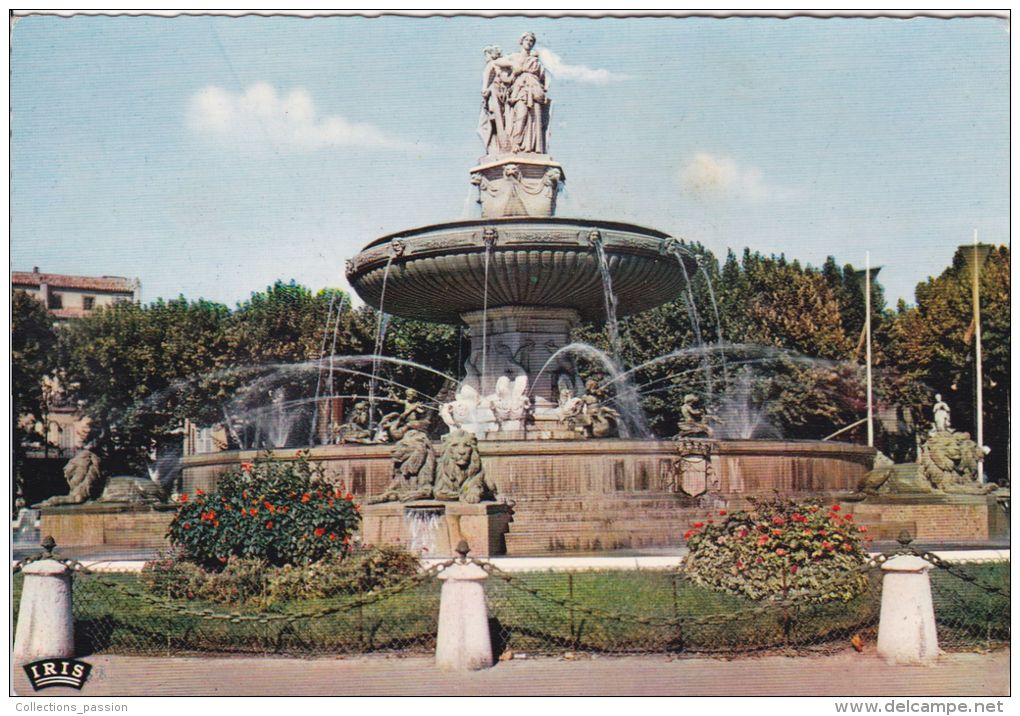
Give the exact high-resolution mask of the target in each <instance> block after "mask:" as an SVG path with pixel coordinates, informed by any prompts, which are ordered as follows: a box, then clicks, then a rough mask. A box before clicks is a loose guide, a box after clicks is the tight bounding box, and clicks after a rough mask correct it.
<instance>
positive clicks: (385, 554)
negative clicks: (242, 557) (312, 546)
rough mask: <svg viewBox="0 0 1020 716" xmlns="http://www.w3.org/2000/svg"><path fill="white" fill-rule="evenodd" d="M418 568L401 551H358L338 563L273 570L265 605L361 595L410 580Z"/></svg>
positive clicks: (413, 558) (414, 559)
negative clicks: (341, 595) (343, 595)
mask: <svg viewBox="0 0 1020 716" xmlns="http://www.w3.org/2000/svg"><path fill="white" fill-rule="evenodd" d="M418 567H419V562H418V558H417V557H416V556H415V555H414V554H412V553H411V552H409V551H407V550H406V549H404V548H403V547H390V546H383V547H370V548H362V549H358V550H355V551H354V552H353V553H352V554H351V555H350V556H349V557H348V558H347V559H345V560H343V561H342V562H333V561H328V560H324V561H322V562H317V563H315V564H310V565H308V566H306V567H289V566H286V567H282V568H281V569H278V570H275V571H274V572H273V574H272V575H271V576H270V578H269V584H268V587H267V601H268V602H269V603H273V602H277V601H293V600H298V599H323V598H327V597H332V596H336V595H339V594H363V593H365V592H370V591H372V590H375V589H381V588H384V587H388V586H390V585H391V584H396V583H397V582H400V581H403V580H405V579H407V578H408V577H413V576H414V575H415V574H417V572H418Z"/></svg>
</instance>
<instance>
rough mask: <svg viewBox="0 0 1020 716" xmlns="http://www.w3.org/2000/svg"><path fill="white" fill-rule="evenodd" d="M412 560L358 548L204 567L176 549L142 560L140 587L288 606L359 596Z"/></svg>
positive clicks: (173, 595)
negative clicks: (277, 561)
mask: <svg viewBox="0 0 1020 716" xmlns="http://www.w3.org/2000/svg"><path fill="white" fill-rule="evenodd" d="M418 568H419V563H418V558H417V557H415V556H414V555H413V554H411V553H410V552H408V551H407V550H406V549H403V548H401V547H388V546H385V547H360V548H357V549H354V550H353V551H352V552H351V553H350V554H349V555H348V556H346V557H345V558H344V559H337V558H336V557H335V556H328V557H325V558H323V559H321V560H319V561H317V562H311V563H309V564H301V565H291V564H285V565H283V566H276V565H273V564H270V563H269V562H267V561H266V560H264V559H260V558H250V557H236V556H232V557H229V558H228V559H227V562H226V564H225V565H222V568H221V569H218V570H210V569H204V568H203V567H201V566H200V565H198V564H195V563H194V562H191V561H188V560H187V559H185V558H183V555H182V553H180V552H179V551H172V552H171V553H169V554H167V555H165V556H163V557H161V558H160V559H156V560H153V561H151V562H147V563H146V564H145V566H144V567H143V569H142V572H141V575H140V580H141V583H142V585H143V586H144V587H145V588H146V589H148V590H149V591H150V592H152V593H153V594H157V595H159V596H162V597H166V598H168V599H186V600H195V601H205V602H214V603H218V604H244V605H247V606H249V607H252V608H265V607H272V606H274V605H280V604H285V603H288V602H301V601H307V600H320V599H329V598H332V597H337V596H342V595H351V594H365V593H367V592H370V591H372V590H375V589H381V588H384V587H387V586H390V585H393V584H396V583H398V582H401V581H403V580H405V579H408V578H409V577H413V576H414V575H415V574H417V572H418Z"/></svg>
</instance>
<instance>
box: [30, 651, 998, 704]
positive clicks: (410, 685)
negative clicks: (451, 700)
mask: <svg viewBox="0 0 1020 716" xmlns="http://www.w3.org/2000/svg"><path fill="white" fill-rule="evenodd" d="M85 661H87V662H89V663H91V664H92V665H93V666H94V674H93V677H92V678H91V679H90V681H89V682H88V683H87V684H86V685H85V688H84V690H83V691H82V692H81V695H85V696H100V695H106V696H157V695H172V696H186V695H219V696H226V695H253V696H255V695H324V696H328V695H335V696H354V695H374V696H381V695H384V696H389V695H393V696H395V695H458V696H465V695H485V696H497V695H535V696H540V695H541V696H545V695H589V696H597V695H619V696H638V695H687V696H694V695H700V696H724V695H733V696H742V695H753V694H757V695H787V696H808V695H810V696H826V695H831V696H847V695H852V696H893V695H896V696H920V695H927V696H942V695H946V696H949V695H951V696H998V695H1008V694H1009V650H1008V649H1006V650H1001V651H996V652H993V653H991V654H947V655H944V656H943V657H941V658H940V659H939V662H938V663H937V664H936V665H934V666H928V667H925V666H891V665H888V664H886V663H885V662H884V661H883V660H882V659H880V658H879V657H878V656H876V655H875V654H874V652H871V653H867V652H865V653H864V654H858V653H856V652H853V651H846V652H840V653H838V654H834V655H828V656H809V657H784V656H763V657H745V658H740V659H734V660H731V661H726V660H720V659H700V658H699V659H677V660H673V661H670V660H669V659H668V658H667V657H665V656H658V657H655V656H631V657H605V656H603V657H598V658H587V657H581V658H578V659H577V660H564V659H556V658H535V659H523V660H522V659H514V660H512V661H509V662H504V663H500V664H497V665H496V666H495V667H494V668H492V669H488V670H486V671H480V672H474V673H469V674H457V673H449V672H443V671H439V670H438V669H436V668H435V666H434V665H433V662H432V659H431V658H430V657H426V656H414V657H403V658H402V657H384V656H358V657H351V658H340V659H338V658H317V659H292V658H281V657H266V658H249V657H245V658H237V657H222V658H206V657H202V658H191V657H138V656H93V657H85ZM13 686H14V690H15V692H16V693H18V694H23V695H30V694H31V693H32V691H31V687H30V686H29V685H28V682H27V679H26V677H25V675H24V673H23V672H21V671H20V670H18V671H17V672H16V673H15V674H14V683H13ZM41 695H46V696H58V695H72V696H74V695H78V692H77V691H74V690H73V689H69V688H64V687H54V688H50V689H47V690H46V691H44V692H42V693H41Z"/></svg>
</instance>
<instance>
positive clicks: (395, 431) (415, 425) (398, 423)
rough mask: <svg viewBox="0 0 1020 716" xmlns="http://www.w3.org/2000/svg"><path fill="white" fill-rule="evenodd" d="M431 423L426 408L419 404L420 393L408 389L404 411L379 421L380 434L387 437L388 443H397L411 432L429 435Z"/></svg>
mask: <svg viewBox="0 0 1020 716" xmlns="http://www.w3.org/2000/svg"><path fill="white" fill-rule="evenodd" d="M430 422H431V421H430V420H429V417H428V413H427V412H426V410H425V406H424V405H422V404H421V403H420V402H418V391H417V390H415V389H414V388H408V389H407V392H406V393H404V400H403V407H402V409H401V410H400V411H399V412H398V411H394V412H392V413H387V414H386V415H384V416H383V418H382V420H380V421H379V432H380V434H382V435H385V437H386V438H387V441H390V440H392V441H397V440H400V439H401V438H402V437H404V434H405V433H406V432H407V431H409V430H420V431H422V432H426V433H427V432H428V429H429V424H430Z"/></svg>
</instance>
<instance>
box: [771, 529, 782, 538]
mask: <svg viewBox="0 0 1020 716" xmlns="http://www.w3.org/2000/svg"><path fill="white" fill-rule="evenodd" d="M772 536H773V537H782V536H783V531H782V530H772Z"/></svg>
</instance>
